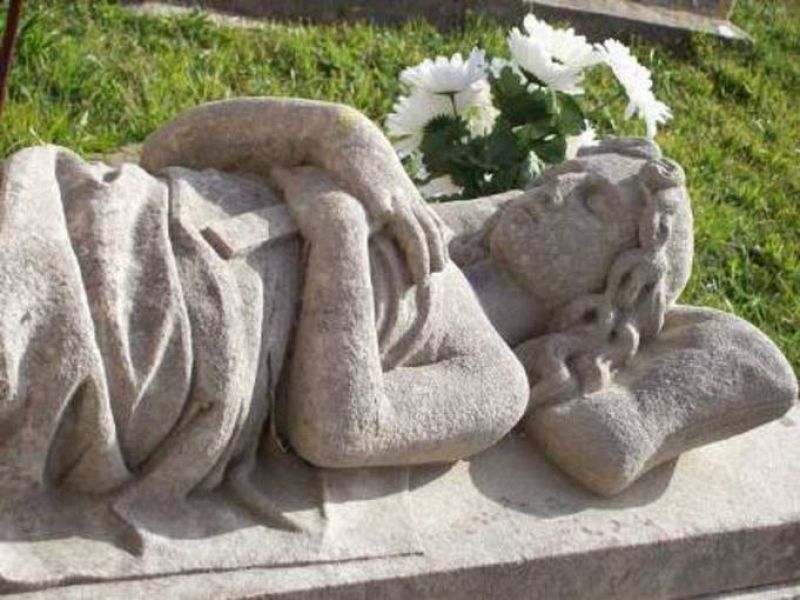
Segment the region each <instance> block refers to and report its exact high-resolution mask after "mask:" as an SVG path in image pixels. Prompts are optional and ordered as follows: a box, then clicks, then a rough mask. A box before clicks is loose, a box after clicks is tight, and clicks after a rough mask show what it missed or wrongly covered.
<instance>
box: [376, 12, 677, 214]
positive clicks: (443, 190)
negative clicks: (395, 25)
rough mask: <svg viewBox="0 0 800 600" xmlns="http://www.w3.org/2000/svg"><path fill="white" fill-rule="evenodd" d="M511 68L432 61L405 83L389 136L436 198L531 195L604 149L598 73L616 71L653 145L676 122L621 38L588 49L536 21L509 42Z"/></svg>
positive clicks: (476, 58)
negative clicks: (588, 85)
mask: <svg viewBox="0 0 800 600" xmlns="http://www.w3.org/2000/svg"><path fill="white" fill-rule="evenodd" d="M508 49H509V53H510V60H508V59H504V58H495V59H493V60H491V61H487V59H486V55H485V53H484V52H483V51H482V50H479V49H477V48H475V49H473V50H472V52H471V53H470V55H469V57H468V58H467V59H466V60H464V59H463V58H462V56H461V54H455V55H453V56H452V57H451V58H449V59H447V58H445V57H442V56H440V57H437V58H436V59H435V60H430V59H426V60H425V61H423V62H422V63H420V64H418V65H416V66H414V67H410V68H408V69H406V70H404V71H403V72H402V74H401V75H400V81H401V84H402V85H403V87H404V94H403V95H402V96H401V97H400V98H399V99H398V100H397V102H396V103H395V105H394V108H393V112H392V113H391V114H390V115H389V116H388V118H387V120H386V128H387V130H388V133H389V137H390V138H391V139H392V140H393V143H394V145H395V148H396V149H397V152H398V154H399V156H400V157H401V159H403V160H404V162H405V164H406V165H407V167H408V168H409V171H410V172H411V175H412V177H413V178H414V179H415V180H416V181H417V183H418V184H419V186H420V190H421V191H422V193H423V195H425V196H426V197H428V198H439V199H455V198H475V197H478V196H484V195H488V194H494V193H499V192H503V191H506V190H509V189H514V188H524V187H526V186H527V185H529V184H530V183H531V182H532V181H534V180H535V179H536V178H537V177H538V176H539V174H540V173H541V171H542V169H543V168H544V167H545V166H547V165H552V164H557V163H560V162H562V161H564V160H565V159H569V158H572V157H574V156H575V154H576V153H577V151H578V149H579V148H581V147H582V146H587V145H592V144H593V143H596V137H595V136H596V133H595V126H594V125H593V123H592V120H593V116H594V113H593V112H589V111H588V110H587V108H586V105H585V96H586V95H585V93H584V89H583V87H582V83H583V80H584V77H585V75H586V73H587V71H589V70H590V69H593V68H602V67H605V68H610V69H611V71H612V72H613V74H614V76H615V78H616V81H617V82H618V83H619V85H620V87H621V94H620V95H622V94H623V93H624V95H625V96H627V99H628V105H627V107H626V109H625V118H626V119H627V118H631V117H633V116H634V115H637V116H638V117H639V118H641V119H642V120H643V121H644V123H645V128H646V135H647V137H649V138H653V137H654V136H655V134H656V129H657V126H658V125H659V124H663V123H665V122H666V121H667V120H669V119H670V118H671V117H672V114H671V112H670V109H669V108H668V107H667V105H666V104H664V103H663V102H661V101H659V100H658V99H657V98H656V97H655V95H654V93H653V89H652V88H653V81H652V77H651V74H650V71H649V70H648V69H647V68H646V67H644V66H642V65H641V64H640V63H639V61H638V60H637V59H636V58H635V57H634V56H633V55H632V54H631V52H630V50H629V49H628V48H627V47H626V46H625V45H624V44H622V43H620V42H619V41H617V40H614V39H609V40H606V41H605V42H603V43H602V44H595V45H592V44H589V43H588V42H587V41H586V38H585V37H584V36H580V35H576V34H575V32H574V31H573V30H572V29H557V28H554V27H551V26H550V25H548V24H547V23H545V22H544V21H542V20H540V19H537V18H536V17H535V16H534V15H532V14H529V15H528V16H527V17H525V19H524V21H523V30H522V31H521V30H520V29H518V28H514V29H512V30H511V31H510V33H509V36H508Z"/></svg>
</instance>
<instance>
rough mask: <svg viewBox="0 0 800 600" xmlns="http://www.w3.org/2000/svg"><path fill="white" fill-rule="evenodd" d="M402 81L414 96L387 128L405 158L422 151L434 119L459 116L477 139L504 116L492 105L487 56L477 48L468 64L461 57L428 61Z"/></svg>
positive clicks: (401, 105) (402, 101)
mask: <svg viewBox="0 0 800 600" xmlns="http://www.w3.org/2000/svg"><path fill="white" fill-rule="evenodd" d="M400 80H401V81H402V83H404V84H405V85H406V86H408V88H409V90H410V93H409V95H408V96H403V97H401V98H400V99H399V100H398V101H397V103H396V104H395V105H394V112H392V113H391V114H390V115H389V116H388V118H387V120H386V128H387V130H388V133H389V137H391V138H392V139H393V140H394V145H395V148H396V149H397V152H398V154H399V155H400V157H401V158H403V157H406V156H408V155H409V154H411V153H412V152H413V151H414V150H416V149H417V148H419V145H420V144H421V143H422V138H423V135H424V129H425V126H426V125H427V124H428V123H429V122H430V121H431V119H433V118H434V117H437V116H439V115H458V116H460V117H462V118H463V119H464V121H465V122H466V124H467V129H468V130H469V133H470V135H471V136H472V137H477V136H482V135H487V134H488V133H490V132H491V131H492V129H493V128H494V123H495V120H496V119H497V116H498V115H499V114H500V113H499V111H498V110H497V109H496V108H495V107H494V105H493V104H492V92H491V87H490V86H489V83H488V81H486V62H485V56H484V53H483V51H482V50H478V49H477V48H475V49H473V50H472V52H471V54H470V55H469V58H468V59H467V60H466V61H464V59H463V58H462V57H461V55H460V54H454V55H453V56H452V57H451V58H449V59H447V58H445V57H443V56H440V57H437V58H436V60H435V61H434V60H430V59H427V60H425V61H423V62H421V63H420V64H418V65H417V66H415V67H410V68H408V69H406V70H405V71H403V73H402V74H401V76H400Z"/></svg>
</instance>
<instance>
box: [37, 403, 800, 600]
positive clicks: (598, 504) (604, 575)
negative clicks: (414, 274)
mask: <svg viewBox="0 0 800 600" xmlns="http://www.w3.org/2000/svg"><path fill="white" fill-rule="evenodd" d="M798 465H800V412H798V411H797V410H795V411H793V412H791V413H789V414H788V415H787V416H786V417H784V418H783V419H781V420H780V421H778V422H775V423H772V424H770V425H766V426H764V427H761V428H759V429H757V430H754V431H752V432H750V433H747V434H745V435H743V436H739V437H737V438H734V439H731V440H727V441H725V442H720V443H717V444H714V445H711V446H706V447H705V448H702V449H699V450H695V451H693V452H690V453H688V454H686V455H684V456H683V457H682V458H680V459H679V460H678V461H677V464H669V465H663V466H662V467H659V468H658V469H656V470H654V471H653V472H651V473H650V474H649V475H647V476H646V477H645V478H643V479H642V480H640V481H639V482H637V483H636V484H634V485H633V486H632V487H631V488H630V489H629V490H627V491H626V492H624V493H623V494H621V495H620V496H618V497H616V498H613V499H601V498H598V497H597V496H593V495H591V494H589V493H587V492H585V491H583V490H581V489H580V488H579V487H577V486H575V485H574V484H573V483H572V482H571V481H570V480H569V479H567V478H565V477H563V476H562V475H560V474H559V473H558V472H557V471H556V470H555V469H553V467H552V466H551V465H549V464H548V463H547V461H545V460H544V459H543V457H542V456H541V455H539V454H537V453H532V452H530V451H529V449H528V447H527V443H526V442H525V441H524V440H522V439H521V438H519V437H517V436H512V437H511V438H509V439H506V440H504V441H503V442H502V443H501V444H500V445H498V446H497V447H495V448H493V449H492V450H490V451H488V452H486V453H484V454H481V455H479V456H477V457H475V458H473V459H470V460H469V461H465V462H460V463H457V464H455V465H454V466H452V467H450V468H446V467H418V468H417V469H416V470H415V471H414V473H413V474H412V485H413V487H414V489H413V492H412V493H411V495H410V506H411V508H412V512H413V514H414V519H415V522H416V526H417V528H418V529H419V531H421V532H424V535H423V536H422V549H423V551H424V554H423V555H419V556H408V557H393V558H386V559H376V560H369V561H356V562H349V563H343V564H337V565H328V566H299V567H293V568H290V569H283V568H277V569H261V570H259V569H251V570H247V571H238V572H233V573H207V574H196V575H185V576H181V577H170V578H164V579H155V580H148V581H136V582H121V583H118V584H113V585H91V586H90V585H78V586H72V587H67V588H63V589H61V590H58V591H57V592H53V593H52V594H41V595H39V594H32V595H30V596H25V597H26V598H28V597H30V598H31V599H33V598H39V597H41V598H50V597H54V598H65V599H66V598H75V599H77V598H95V597H104V598H130V597H134V596H136V595H141V596H143V597H170V598H254V597H270V598H283V599H287V600H288V599H290V598H291V599H292V600H295V599H297V600H300V599H302V600H309V599H312V598H313V599H316V598H320V599H325V600H330V599H332V598H333V599H342V600H344V599H350V598H382V599H383V598H386V599H397V600H400V599H405V598H423V597H425V598H437V599H440V600H445V599H453V600H461V599H463V598H508V599H509V600H515V599H523V598H524V599H529V600H537V599H546V600H551V599H555V598H570V599H575V598H615V599H620V600H623V599H631V600H640V599H642V598H648V599H653V600H655V599H659V598H685V597H690V596H691V597H694V596H695V595H700V594H711V595H712V597H725V598H727V597H728V596H727V595H724V594H723V593H722V592H724V591H726V590H734V589H743V588H754V587H761V586H767V585H769V584H771V583H774V582H780V581H787V580H794V579H797V578H798V577H800V546H798V543H797V541H798V539H800V467H798ZM387 520H388V519H387ZM795 589H796V588H795ZM762 594H763V595H762ZM730 597H731V598H740V597H741V598H748V599H750V598H753V599H754V600H755V599H758V600H761V598H764V599H766V598H769V599H770V600H772V599H777V598H792V597H794V595H793V594H792V593H791V588H789V589H788V591H787V590H784V591H781V590H779V589H778V590H772V591H765V592H756V591H753V590H752V589H751V590H748V591H747V592H741V593H734V594H733V595H731V596H730Z"/></svg>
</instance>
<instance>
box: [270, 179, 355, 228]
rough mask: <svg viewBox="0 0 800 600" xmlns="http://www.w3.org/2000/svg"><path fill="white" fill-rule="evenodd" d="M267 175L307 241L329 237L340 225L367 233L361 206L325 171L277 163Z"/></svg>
mask: <svg viewBox="0 0 800 600" xmlns="http://www.w3.org/2000/svg"><path fill="white" fill-rule="evenodd" d="M270 178H271V179H272V181H273V182H274V183H276V184H277V185H278V186H279V187H280V188H281V190H282V191H283V197H284V201H285V202H286V207H287V208H288V210H289V212H290V213H291V215H292V218H293V219H294V221H295V223H296V224H297V227H298V228H299V229H300V232H301V233H302V235H303V237H304V238H305V239H306V240H308V241H309V242H311V243H315V242H317V241H318V240H320V238H322V237H325V236H327V237H332V236H333V234H334V233H335V232H336V231H337V230H340V229H342V228H346V229H347V230H349V231H350V232H352V233H355V234H358V233H359V232H362V233H363V235H364V237H366V236H367V235H368V234H369V224H368V218H367V213H366V212H365V210H364V207H363V206H362V205H361V204H360V203H359V201H358V200H356V199H355V198H354V197H353V196H351V195H350V194H348V193H346V192H344V191H343V190H342V189H341V188H340V187H339V186H338V185H336V182H335V181H333V180H332V179H331V178H330V177H329V176H328V175H326V174H325V172H324V171H322V170H320V169H317V168H316V167H296V168H293V169H285V168H283V167H276V168H274V169H272V172H271V173H270Z"/></svg>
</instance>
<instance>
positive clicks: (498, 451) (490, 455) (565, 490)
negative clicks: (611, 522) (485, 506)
mask: <svg viewBox="0 0 800 600" xmlns="http://www.w3.org/2000/svg"><path fill="white" fill-rule="evenodd" d="M676 462H677V461H671V462H669V463H666V464H664V465H661V466H660V467H657V468H655V469H653V470H652V471H651V472H650V473H648V474H647V475H645V476H644V477H642V478H641V479H640V480H639V481H638V482H636V483H635V484H634V485H632V486H631V487H630V488H629V489H627V490H626V491H625V492H623V493H622V494H619V495H618V496H615V497H613V498H604V497H602V496H598V495H595V494H593V493H591V492H589V491H586V490H585V489H583V488H582V487H580V486H579V485H578V484H577V483H576V482H574V481H573V480H572V479H570V478H569V477H568V476H566V475H564V474H563V473H562V472H561V471H559V470H558V469H557V468H556V467H555V466H553V465H552V464H550V463H549V462H548V461H547V459H545V458H544V456H543V455H542V453H541V452H540V451H539V450H538V449H537V448H536V447H535V446H533V445H532V444H531V443H530V442H529V441H528V440H527V439H526V438H525V436H524V435H523V434H521V433H514V434H512V435H511V436H510V438H509V439H508V440H507V442H506V443H504V444H499V445H497V446H495V447H493V448H490V449H489V450H487V451H486V452H483V453H482V454H479V455H478V456H475V457H474V458H472V459H470V461H469V463H470V467H469V474H470V477H471V479H472V482H473V484H474V485H475V487H476V488H477V489H478V490H479V491H480V492H481V493H482V494H483V495H485V496H486V497H487V498H490V499H491V500H493V501H495V502H497V503H498V504H501V505H502V506H504V507H507V508H511V509H513V510H516V511H519V512H522V513H526V514H531V515H535V516H537V517H539V518H541V519H554V518H558V517H564V516H568V515H574V514H576V513H580V512H583V511H585V510H589V509H594V510H624V509H625V508H631V507H635V506H643V505H646V504H650V503H651V502H653V501H655V500H657V499H658V498H659V497H660V496H661V495H662V494H663V493H664V492H665V491H666V489H667V486H668V485H669V482H670V480H671V478H672V474H673V471H674V469H675V464H676Z"/></svg>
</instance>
